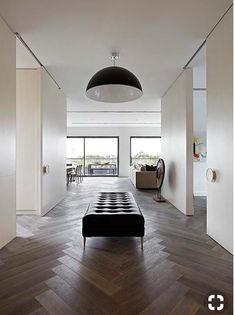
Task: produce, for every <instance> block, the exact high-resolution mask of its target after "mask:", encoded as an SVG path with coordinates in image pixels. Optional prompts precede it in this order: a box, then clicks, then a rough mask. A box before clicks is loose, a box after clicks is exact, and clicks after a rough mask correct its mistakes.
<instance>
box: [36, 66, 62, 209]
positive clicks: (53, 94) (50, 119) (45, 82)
mask: <svg viewBox="0 0 235 315" xmlns="http://www.w3.org/2000/svg"><path fill="white" fill-rule="evenodd" d="M41 84H42V163H43V165H49V167H50V172H49V174H44V175H43V178H42V214H45V213H46V212H48V211H49V210H50V209H51V208H52V207H54V206H55V205H56V204H57V203H58V202H59V201H61V199H63V198H64V196H65V193H66V135H67V129H66V98H65V96H64V94H63V92H62V91H61V90H59V89H58V87H57V86H56V85H55V83H54V82H53V81H52V79H51V78H50V77H49V76H48V74H47V73H46V72H45V71H44V70H42V82H41Z"/></svg>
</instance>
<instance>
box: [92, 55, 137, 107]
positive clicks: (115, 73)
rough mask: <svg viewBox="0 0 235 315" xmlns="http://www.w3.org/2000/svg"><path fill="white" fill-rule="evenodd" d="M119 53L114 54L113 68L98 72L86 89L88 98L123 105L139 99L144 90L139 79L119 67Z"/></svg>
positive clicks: (112, 57)
mask: <svg viewBox="0 0 235 315" xmlns="http://www.w3.org/2000/svg"><path fill="white" fill-rule="evenodd" d="M118 57H119V56H118V54H117V53H112V56H111V59H112V61H113V66H111V67H107V68H104V69H102V70H100V71H98V72H96V73H95V74H94V75H93V77H92V78H91V80H90V81H89V83H88V85H87V88H86V96H87V97H89V98H90V99H92V100H95V101H98V102H106V103H122V102H129V101H133V100H136V99H138V98H139V97H141V96H142V94H143V90H142V87H141V84H140V82H139V80H138V79H137V77H136V76H135V75H134V74H133V73H132V72H130V71H129V70H127V69H125V68H122V67H117V66H116V65H115V62H116V61H117V59H118Z"/></svg>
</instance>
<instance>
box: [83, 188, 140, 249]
mask: <svg viewBox="0 0 235 315" xmlns="http://www.w3.org/2000/svg"><path fill="white" fill-rule="evenodd" d="M82 235H83V237H84V248H85V244H86V237H91V236H137V237H141V248H142V249H143V236H144V217H143V215H142V213H141V211H140V209H139V207H138V206H137V204H136V202H135V199H134V197H133V196H132V194H131V193H130V192H101V193H99V194H97V196H96V198H95V199H94V200H92V201H91V203H90V204H89V206H88V209H87V211H86V213H85V215H84V217H83V219H82Z"/></svg>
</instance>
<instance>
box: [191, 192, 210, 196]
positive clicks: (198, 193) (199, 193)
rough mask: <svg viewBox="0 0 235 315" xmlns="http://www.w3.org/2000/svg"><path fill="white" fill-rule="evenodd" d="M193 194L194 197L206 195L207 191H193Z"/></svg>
mask: <svg viewBox="0 0 235 315" xmlns="http://www.w3.org/2000/svg"><path fill="white" fill-rule="evenodd" d="M193 195H194V196H195V197H206V196H207V193H206V192H205V191H195V192H193Z"/></svg>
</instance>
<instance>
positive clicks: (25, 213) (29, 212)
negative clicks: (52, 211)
mask: <svg viewBox="0 0 235 315" xmlns="http://www.w3.org/2000/svg"><path fill="white" fill-rule="evenodd" d="M27 214H29V215H38V212H37V211H36V210H16V215H27Z"/></svg>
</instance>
